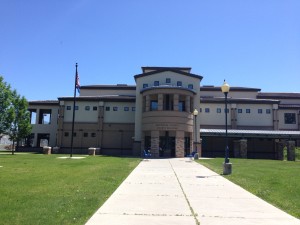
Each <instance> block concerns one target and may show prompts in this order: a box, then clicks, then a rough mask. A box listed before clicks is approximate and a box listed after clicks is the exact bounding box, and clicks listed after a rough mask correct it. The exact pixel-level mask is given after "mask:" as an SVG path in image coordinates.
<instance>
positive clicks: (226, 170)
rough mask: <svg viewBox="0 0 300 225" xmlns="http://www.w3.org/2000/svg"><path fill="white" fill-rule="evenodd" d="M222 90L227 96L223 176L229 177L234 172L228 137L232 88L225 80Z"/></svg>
mask: <svg viewBox="0 0 300 225" xmlns="http://www.w3.org/2000/svg"><path fill="white" fill-rule="evenodd" d="M221 90H222V92H223V93H224V95H225V141H226V147H225V162H224V164H223V174H224V175H228V174H231V171H232V164H231V163H230V162H229V148H228V135H227V95H228V93H229V90H230V86H229V85H228V84H227V83H226V81H225V80H224V83H223V85H222V86H221Z"/></svg>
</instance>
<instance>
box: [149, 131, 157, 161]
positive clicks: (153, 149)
mask: <svg viewBox="0 0 300 225" xmlns="http://www.w3.org/2000/svg"><path fill="white" fill-rule="evenodd" d="M151 155H152V157H154V158H158V157H159V131H156V130H155V131H151Z"/></svg>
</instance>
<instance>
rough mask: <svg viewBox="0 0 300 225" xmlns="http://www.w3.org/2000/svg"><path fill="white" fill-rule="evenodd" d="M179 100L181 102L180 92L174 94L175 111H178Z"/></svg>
mask: <svg viewBox="0 0 300 225" xmlns="http://www.w3.org/2000/svg"><path fill="white" fill-rule="evenodd" d="M178 102H179V95H178V94H174V95H173V104H174V107H173V108H174V111H178V110H179V108H178Z"/></svg>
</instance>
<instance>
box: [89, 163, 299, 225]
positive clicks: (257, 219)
mask: <svg viewBox="0 0 300 225" xmlns="http://www.w3.org/2000/svg"><path fill="white" fill-rule="evenodd" d="M86 224H87V225H92V224H102V225H141V224H143V225H150V224H153V225H154V224H155V225H160V224H163V225H168V224H170V225H171V224H172V225H177V224H178V225H197V224H201V225H218V224H220V225H221V224H222V225H227V224H230V225H248V224H249V225H250V224H255V225H260V224H261V225H277V224H278V225H279V224H281V225H290V224H291V225H292V224H293V225H300V220H298V219H296V218H294V217H292V216H290V215H288V214H287V213H285V212H283V211H281V210H279V209H277V208H275V207H274V206H272V205H270V204H268V203H266V202H265V201H263V200H261V199H260V198H258V197H256V196H254V195H252V194H251V193H249V192H247V191H245V190H244V189H242V188H240V187H239V186H237V185H235V184H233V183H231V182H230V181H228V180H226V179H225V178H223V177H222V176H220V175H218V174H216V173H214V172H212V171H211V170H209V169H207V168H205V167H204V166H202V165H199V164H198V163H196V162H194V161H192V160H190V159H188V158H172V159H150V160H144V161H142V162H141V163H140V164H139V165H138V166H137V168H136V169H135V170H134V171H133V172H132V173H131V174H130V175H129V176H128V177H127V179H126V180H125V181H124V182H123V183H122V184H121V186H120V187H119V188H118V189H117V190H116V191H115V192H114V194H113V195H112V196H111V197H110V198H109V199H108V200H107V201H106V202H105V203H104V204H103V206H102V207H101V208H100V209H99V210H98V211H97V212H96V213H95V214H94V215H93V216H92V217H91V218H90V220H89V221H88V222H87V223H86Z"/></svg>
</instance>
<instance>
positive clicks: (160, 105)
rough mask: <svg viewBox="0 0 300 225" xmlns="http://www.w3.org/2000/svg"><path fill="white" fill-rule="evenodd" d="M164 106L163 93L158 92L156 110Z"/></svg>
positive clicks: (160, 109)
mask: <svg viewBox="0 0 300 225" xmlns="http://www.w3.org/2000/svg"><path fill="white" fill-rule="evenodd" d="M163 106H164V95H163V94H158V106H157V110H158V111H162V110H163Z"/></svg>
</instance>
